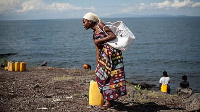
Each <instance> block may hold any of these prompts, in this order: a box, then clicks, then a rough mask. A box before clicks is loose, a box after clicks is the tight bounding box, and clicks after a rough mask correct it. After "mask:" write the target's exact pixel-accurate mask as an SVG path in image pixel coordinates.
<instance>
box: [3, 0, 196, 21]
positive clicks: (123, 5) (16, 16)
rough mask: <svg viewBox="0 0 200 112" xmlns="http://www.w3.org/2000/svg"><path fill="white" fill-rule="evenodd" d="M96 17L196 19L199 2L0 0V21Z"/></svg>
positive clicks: (168, 0) (173, 0)
mask: <svg viewBox="0 0 200 112" xmlns="http://www.w3.org/2000/svg"><path fill="white" fill-rule="evenodd" d="M87 12H94V13H96V14H97V15H98V16H99V17H135V16H152V15H173V16H177V15H178V16H180V15H185V16H200V0H0V20H34V19H71V18H82V17H83V16H84V14H85V13H87Z"/></svg>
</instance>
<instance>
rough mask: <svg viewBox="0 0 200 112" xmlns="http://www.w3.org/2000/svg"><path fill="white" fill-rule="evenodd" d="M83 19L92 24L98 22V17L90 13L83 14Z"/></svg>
mask: <svg viewBox="0 0 200 112" xmlns="http://www.w3.org/2000/svg"><path fill="white" fill-rule="evenodd" d="M83 18H84V19H87V20H90V21H93V22H97V23H99V22H100V19H99V17H98V16H97V15H96V14H95V13H92V12H88V13H87V14H85V15H84V16H83Z"/></svg>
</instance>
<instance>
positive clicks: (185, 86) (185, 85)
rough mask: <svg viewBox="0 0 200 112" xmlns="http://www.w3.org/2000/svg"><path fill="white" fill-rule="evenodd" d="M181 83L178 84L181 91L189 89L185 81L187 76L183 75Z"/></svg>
mask: <svg viewBox="0 0 200 112" xmlns="http://www.w3.org/2000/svg"><path fill="white" fill-rule="evenodd" d="M182 80H183V81H182V82H180V87H181V88H182V89H185V88H189V82H188V81H187V76H186V75H183V76H182Z"/></svg>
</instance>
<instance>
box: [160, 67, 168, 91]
mask: <svg viewBox="0 0 200 112" xmlns="http://www.w3.org/2000/svg"><path fill="white" fill-rule="evenodd" d="M159 83H160V85H159V88H160V90H161V91H162V89H161V86H162V85H167V93H169V94H170V86H169V83H170V78H169V76H168V74H167V72H166V71H164V72H163V77H161V78H160V81H159ZM162 92H163V91H162Z"/></svg>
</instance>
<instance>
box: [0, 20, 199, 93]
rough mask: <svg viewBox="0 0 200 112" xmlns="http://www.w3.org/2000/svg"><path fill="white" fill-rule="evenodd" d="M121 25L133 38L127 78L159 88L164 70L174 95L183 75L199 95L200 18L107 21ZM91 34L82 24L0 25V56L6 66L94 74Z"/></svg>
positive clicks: (126, 57) (30, 22)
mask: <svg viewBox="0 0 200 112" xmlns="http://www.w3.org/2000/svg"><path fill="white" fill-rule="evenodd" d="M117 20H122V21H123V22H124V23H125V24H126V25H127V26H128V27H129V29H130V30H131V31H132V32H133V33H134V35H135V37H136V39H135V40H134V42H133V44H132V45H131V47H130V48H129V49H128V50H127V51H125V52H123V57H124V65H125V73H126V79H127V80H128V81H132V82H135V83H139V82H147V83H149V84H155V85H157V86H158V81H159V79H160V77H161V76H162V72H163V71H167V72H168V75H169V77H170V78H171V84H170V85H171V88H172V89H173V91H174V90H175V89H176V88H177V87H178V86H179V83H180V81H181V76H182V75H187V76H188V81H189V83H190V87H191V88H192V89H193V90H195V92H200V83H199V81H200V56H199V55H200V17H169V18H166V17H155V18H147V17H146V18H113V19H112V18H109V19H108V18H107V19H103V18H102V21H104V22H108V21H111V22H114V21H117ZM92 33H93V31H92V30H85V29H84V28H83V25H82V19H66V20H18V21H0V54H6V53H16V54H15V55H11V56H7V57H6V58H7V59H8V60H9V61H25V62H27V66H28V67H35V66H40V64H41V63H42V62H43V61H44V60H47V62H48V66H53V67H65V68H82V65H83V64H84V63H88V64H90V65H91V66H92V69H93V70H94V69H95V65H96V51H95V46H94V44H93V40H92Z"/></svg>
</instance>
